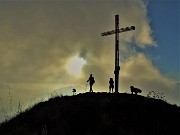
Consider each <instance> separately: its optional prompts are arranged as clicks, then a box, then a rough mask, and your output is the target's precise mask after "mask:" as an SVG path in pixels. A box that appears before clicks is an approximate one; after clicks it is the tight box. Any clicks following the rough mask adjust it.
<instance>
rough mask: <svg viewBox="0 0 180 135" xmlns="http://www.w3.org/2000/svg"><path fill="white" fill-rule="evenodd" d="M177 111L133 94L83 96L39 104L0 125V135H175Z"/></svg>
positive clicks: (179, 109)
mask: <svg viewBox="0 0 180 135" xmlns="http://www.w3.org/2000/svg"><path fill="white" fill-rule="evenodd" d="M179 125H180V107H177V106H176V105H171V104H168V103H166V102H164V101H162V100H160V99H153V98H147V97H143V96H139V95H132V94H126V93H121V94H112V93H84V94H78V95H76V96H62V97H55V98H52V99H49V101H45V102H41V103H38V104H37V105H35V106H34V107H32V108H31V109H29V110H26V111H25V112H22V113H20V114H19V115H18V116H16V117H14V118H12V119H11V120H9V121H8V122H4V123H2V124H1V125H0V135H175V134H177V133H178V132H179Z"/></svg>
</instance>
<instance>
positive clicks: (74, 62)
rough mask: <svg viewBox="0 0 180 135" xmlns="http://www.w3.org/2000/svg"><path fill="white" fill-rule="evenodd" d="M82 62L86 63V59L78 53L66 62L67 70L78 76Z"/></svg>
mask: <svg viewBox="0 0 180 135" xmlns="http://www.w3.org/2000/svg"><path fill="white" fill-rule="evenodd" d="M84 64H86V60H84V59H83V58H80V57H79V56H78V55H75V56H74V57H72V58H71V59H70V60H69V62H68V63H67V70H68V71H69V73H71V74H73V75H76V76H79V75H80V74H81V69H82V67H83V65H84Z"/></svg>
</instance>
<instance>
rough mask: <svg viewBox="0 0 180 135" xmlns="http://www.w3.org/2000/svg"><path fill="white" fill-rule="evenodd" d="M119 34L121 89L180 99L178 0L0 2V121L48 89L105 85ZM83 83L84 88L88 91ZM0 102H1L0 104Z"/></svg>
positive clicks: (105, 88)
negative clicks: (129, 28)
mask: <svg viewBox="0 0 180 135" xmlns="http://www.w3.org/2000/svg"><path fill="white" fill-rule="evenodd" d="M116 14H119V18H120V28H123V27H127V26H132V25H134V26H135V27H136V30H135V31H130V32H126V33H121V34H120V66H121V70H120V89H119V91H120V92H127V93H130V89H129V87H130V86H131V85H133V86H134V87H138V88H140V89H142V91H143V92H142V95H144V96H146V95H147V93H148V92H150V91H156V93H164V95H165V99H166V100H167V101H168V102H169V103H171V104H178V105H180V92H179V90H180V85H179V84H180V80H179V76H180V72H179V68H180V56H179V50H180V48H179V46H180V41H179V37H180V35H179V32H180V26H179V24H180V21H179V19H180V2H179V0H91V1H90V0H38V1H36V0H0V98H1V99H0V121H2V120H4V110H5V111H6V112H7V114H8V115H13V113H14V112H15V111H17V108H18V104H19V102H20V103H21V105H22V106H25V107H27V106H28V105H29V104H33V103H34V102H35V101H34V100H35V98H36V99H40V100H41V99H42V98H43V97H47V96H48V95H49V94H50V93H52V92H54V91H56V92H57V93H63V94H72V93H71V91H72V88H76V89H77V91H78V93H79V92H85V86H86V81H87V79H88V77H89V74H91V73H92V74H93V76H94V77H95V81H96V83H95V84H94V91H95V92H98V91H105V92H107V91H108V81H109V78H110V77H114V35H111V36H106V37H102V36H101V33H102V32H105V31H109V30H113V29H114V27H115V26H114V20H115V19H114V18H115V15H116ZM88 89H89V88H87V90H88ZM87 90H86V91H87ZM1 101H2V102H1Z"/></svg>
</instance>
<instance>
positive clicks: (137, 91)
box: [130, 86, 142, 95]
mask: <svg viewBox="0 0 180 135" xmlns="http://www.w3.org/2000/svg"><path fill="white" fill-rule="evenodd" d="M130 89H131V92H132V94H133V93H135V94H136V95H137V93H141V92H142V90H140V89H138V88H135V87H133V86H131V87H130Z"/></svg>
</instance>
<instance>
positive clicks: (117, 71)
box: [101, 14, 135, 93]
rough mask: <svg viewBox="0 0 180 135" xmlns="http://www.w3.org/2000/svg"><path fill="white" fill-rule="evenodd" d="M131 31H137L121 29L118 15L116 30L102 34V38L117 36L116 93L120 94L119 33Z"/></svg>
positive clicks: (131, 28)
mask: <svg viewBox="0 0 180 135" xmlns="http://www.w3.org/2000/svg"><path fill="white" fill-rule="evenodd" d="M131 30H135V27H134V26H131V27H126V28H121V29H119V15H118V14H117V15H115V30H111V31H107V32H103V33H101V36H107V35H112V34H115V70H114V75H115V93H118V87H119V70H120V65H119V33H121V32H127V31H131Z"/></svg>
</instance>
